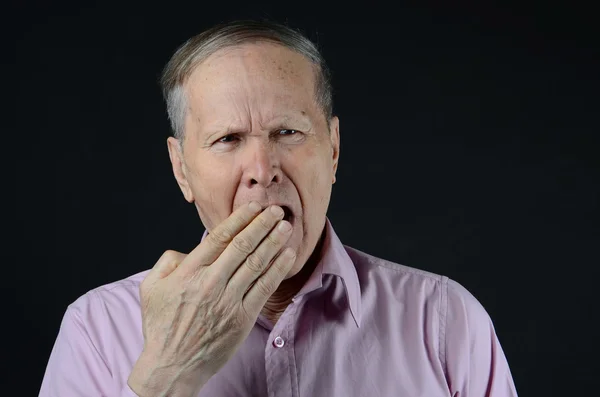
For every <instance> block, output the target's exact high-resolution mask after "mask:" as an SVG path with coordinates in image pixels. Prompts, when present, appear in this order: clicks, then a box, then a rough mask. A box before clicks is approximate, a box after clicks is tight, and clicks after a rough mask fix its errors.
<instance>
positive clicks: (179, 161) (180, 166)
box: [167, 137, 194, 203]
mask: <svg viewBox="0 0 600 397" xmlns="http://www.w3.org/2000/svg"><path fill="white" fill-rule="evenodd" d="M180 144H182V142H181V141H180V140H178V139H175V138H173V137H169V138H168V139H167V148H168V149H169V158H170V159H171V165H172V166H173V175H175V179H176V180H177V184H178V185H179V188H180V189H181V192H182V193H183V197H184V198H185V199H186V201H187V202H189V203H193V202H194V194H193V193H192V189H191V188H190V183H189V181H188V177H187V170H186V167H185V161H184V158H183V151H182V149H183V147H182V146H180Z"/></svg>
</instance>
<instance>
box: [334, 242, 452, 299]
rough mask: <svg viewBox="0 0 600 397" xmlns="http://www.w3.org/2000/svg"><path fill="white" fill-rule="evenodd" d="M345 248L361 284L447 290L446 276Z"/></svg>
mask: <svg viewBox="0 0 600 397" xmlns="http://www.w3.org/2000/svg"><path fill="white" fill-rule="evenodd" d="M344 248H345V249H346V252H347V253H348V256H349V257H350V259H351V260H352V262H353V263H354V266H355V268H356V271H357V274H358V276H359V278H360V279H361V282H375V281H377V282H380V283H381V282H384V283H386V284H390V285H392V286H396V287H398V288H400V287H401V288H402V289H407V288H408V289H410V288H411V287H415V288H417V289H422V288H423V287H427V289H434V290H436V291H438V292H440V288H446V284H447V283H448V280H449V279H448V277H446V276H444V275H441V274H436V273H433V272H429V271H426V270H422V269H419V268H416V267H411V266H406V265H402V264H400V263H396V262H392V261H389V260H386V259H382V258H378V257H376V256H373V255H370V254H367V253H365V252H362V251H360V250H358V249H356V248H352V247H349V246H346V245H344Z"/></svg>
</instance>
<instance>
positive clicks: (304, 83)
mask: <svg viewBox="0 0 600 397" xmlns="http://www.w3.org/2000/svg"><path fill="white" fill-rule="evenodd" d="M314 89H315V65H314V64H313V63H312V62H311V61H310V60H308V59H307V58H306V57H304V56H303V55H302V54H299V53H297V52H295V51H293V50H291V49H288V48H287V47H284V46H282V45H278V44H274V43H269V42H258V43H251V44H243V45H239V46H235V47H227V48H224V49H221V50H218V51H217V52H215V53H214V54H212V55H210V56H209V57H208V58H207V59H206V60H204V61H203V62H202V63H201V64H199V65H198V66H196V68H195V69H194V71H193V72H192V73H191V75H190V77H189V79H188V81H187V82H186V92H187V93H188V96H189V97H190V102H191V103H190V104H189V105H190V107H193V108H196V109H195V110H202V109H199V108H203V109H204V110H205V111H207V112H210V113H212V114H214V112H215V111H219V109H221V110H224V107H226V108H228V107H229V108H230V107H232V106H235V107H238V108H239V107H240V106H242V107H252V106H257V105H261V107H262V108H263V110H264V109H270V110H271V111H276V109H279V108H282V107H288V108H289V107H297V108H303V109H301V110H302V111H308V110H309V109H306V108H308V107H314V104H315V103H314V102H315V101H314V99H315V96H314Z"/></svg>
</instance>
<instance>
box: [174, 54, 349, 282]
mask: <svg viewBox="0 0 600 397" xmlns="http://www.w3.org/2000/svg"><path fill="white" fill-rule="evenodd" d="M313 67H314V66H313V65H312V63H310V61H308V60H307V59H306V58H304V57H303V56H302V55H300V54H298V53H296V52H294V51H291V50H289V49H287V48H285V47H282V46H279V45H275V44H271V43H257V44H246V45H243V46H240V47H232V48H226V49H223V50H220V51H218V52H216V53H215V54H213V55H211V56H210V57H209V58H208V59H206V60H205V61H204V62H203V63H201V64H200V65H199V66H198V67H197V68H196V69H195V70H194V72H193V73H192V75H191V76H190V78H189V80H188V81H187V83H186V85H185V90H186V95H187V109H186V118H185V136H186V137H185V142H184V145H183V146H184V155H183V158H182V157H181V155H180V154H179V152H178V151H177V148H176V144H177V141H176V140H175V139H174V138H169V140H168V147H169V155H170V157H171V161H172V163H173V171H174V174H175V177H176V179H177V181H178V183H179V186H180V188H181V189H182V192H183V194H184V196H185V198H186V200H188V201H189V202H195V205H196V208H197V210H198V213H199V215H200V219H201V220H202V223H203V224H204V226H205V227H206V228H207V230H208V231H209V232H210V231H211V230H212V228H214V227H215V226H216V225H218V224H219V223H220V222H222V221H223V220H224V219H225V218H227V217H228V216H229V215H230V214H231V213H232V212H233V211H234V210H235V209H236V208H238V207H240V206H242V205H245V204H247V203H249V202H250V201H253V200H255V201H258V202H259V203H261V204H262V205H263V208H265V207H267V206H268V205H271V204H277V205H280V206H282V207H283V208H284V210H285V211H286V218H285V219H287V220H289V221H290V222H291V224H292V227H293V231H292V235H291V237H290V239H289V240H288V243H287V246H290V247H292V248H293V249H295V250H296V252H297V259H296V264H295V265H294V267H293V268H292V270H291V271H290V273H289V274H288V275H287V277H286V278H289V277H292V276H293V275H295V274H296V273H297V272H298V271H299V270H300V269H301V268H302V266H303V265H304V264H305V263H306V261H307V259H308V258H309V257H310V255H311V253H312V251H313V250H314V248H315V246H316V244H317V242H318V240H319V238H320V236H321V233H322V231H323V227H324V225H325V215H326V212H327V207H328V205H329V199H330V196H331V187H332V184H333V183H334V182H335V172H336V169H337V164H338V154H339V124H338V119H337V118H335V117H334V118H333V119H332V120H331V121H329V122H328V120H326V118H325V116H324V114H323V111H322V109H321V108H320V107H319V106H318V105H317V103H316V100H315V93H314V87H315V84H314V81H315V80H314V78H315V73H314V69H313Z"/></svg>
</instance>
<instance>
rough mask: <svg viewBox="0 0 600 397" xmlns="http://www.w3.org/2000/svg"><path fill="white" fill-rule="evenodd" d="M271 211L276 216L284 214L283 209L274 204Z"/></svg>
mask: <svg viewBox="0 0 600 397" xmlns="http://www.w3.org/2000/svg"><path fill="white" fill-rule="evenodd" d="M271 213H272V214H273V215H275V216H283V209H281V207H279V206H277V205H274V206H272V207H271Z"/></svg>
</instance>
